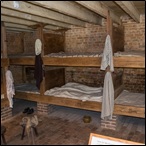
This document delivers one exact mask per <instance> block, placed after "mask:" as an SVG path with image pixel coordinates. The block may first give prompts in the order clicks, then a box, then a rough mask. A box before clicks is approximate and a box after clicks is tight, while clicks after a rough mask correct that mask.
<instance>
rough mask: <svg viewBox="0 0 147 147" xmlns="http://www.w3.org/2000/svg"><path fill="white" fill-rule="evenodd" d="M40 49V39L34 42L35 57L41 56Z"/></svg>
mask: <svg viewBox="0 0 147 147" xmlns="http://www.w3.org/2000/svg"><path fill="white" fill-rule="evenodd" d="M41 47H42V43H41V40H40V39H36V41H35V54H36V55H39V54H41V50H42V49H41Z"/></svg>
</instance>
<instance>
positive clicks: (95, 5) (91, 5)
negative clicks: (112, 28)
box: [76, 1, 121, 24]
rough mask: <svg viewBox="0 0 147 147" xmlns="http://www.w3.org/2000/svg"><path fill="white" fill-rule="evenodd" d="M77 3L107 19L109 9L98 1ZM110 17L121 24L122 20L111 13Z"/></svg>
mask: <svg viewBox="0 0 147 147" xmlns="http://www.w3.org/2000/svg"><path fill="white" fill-rule="evenodd" d="M76 3H78V4H80V5H82V6H84V7H86V8H88V9H89V10H92V11H94V12H95V13H97V14H99V15H101V16H102V17H104V18H107V11H108V9H107V8H106V7H105V6H104V5H103V4H102V3H100V2H98V1H76ZM110 17H111V18H112V20H113V21H114V22H115V23H118V24H121V20H120V18H119V17H118V16H117V15H116V14H114V13H113V12H112V11H110Z"/></svg>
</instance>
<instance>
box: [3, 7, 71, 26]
mask: <svg viewBox="0 0 147 147" xmlns="http://www.w3.org/2000/svg"><path fill="white" fill-rule="evenodd" d="M1 14H2V15H6V16H11V17H17V18H21V19H26V20H29V21H30V20H32V21H34V22H39V23H44V24H48V25H53V26H58V27H62V28H70V27H71V25H69V24H66V23H62V22H59V21H55V20H51V19H47V18H44V17H40V16H36V15H32V14H26V13H23V12H18V11H16V10H11V9H7V8H1Z"/></svg>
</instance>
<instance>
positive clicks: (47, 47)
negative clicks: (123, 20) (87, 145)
mask: <svg viewBox="0 0 147 147" xmlns="http://www.w3.org/2000/svg"><path fill="white" fill-rule="evenodd" d="M109 27H110V26H109ZM41 31H42V34H43V35H42V36H40V38H41V40H43V43H42V44H43V45H42V53H41V57H42V60H43V64H44V65H46V66H61V67H100V65H101V59H102V52H103V49H102V48H99V49H98V50H97V51H95V52H86V50H85V52H81V51H79V52H78V51H77V49H76V48H75V50H74V51H73V52H71V51H68V49H66V48H65V43H66V42H65V34H66V33H65V32H58V33H57V32H51V33H47V32H43V30H41ZM110 34H111V35H110V36H111V42H112V48H113V61H114V62H113V63H114V67H116V68H117V67H120V68H145V53H144V52H143V51H140V52H138V51H136V50H137V49H136V50H134V51H133V50H132V51H130V52H127V51H124V27H123V26H122V25H117V26H115V25H111V31H110ZM26 50H27V51H29V50H28V49H26ZM31 52H32V51H31ZM9 59H10V64H12V65H35V52H34V53H31V54H29V53H25V54H24V53H22V54H19V55H16V54H15V55H14V54H13V55H12V56H9Z"/></svg>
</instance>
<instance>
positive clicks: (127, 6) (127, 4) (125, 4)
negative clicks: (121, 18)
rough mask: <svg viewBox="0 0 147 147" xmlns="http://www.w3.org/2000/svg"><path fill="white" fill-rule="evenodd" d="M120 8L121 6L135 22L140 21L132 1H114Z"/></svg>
mask: <svg viewBox="0 0 147 147" xmlns="http://www.w3.org/2000/svg"><path fill="white" fill-rule="evenodd" d="M114 2H115V3H116V4H117V5H118V6H119V7H120V8H122V9H123V10H124V11H125V12H126V13H127V14H128V15H129V16H130V17H131V18H133V19H134V20H135V21H136V22H140V14H139V11H138V10H137V8H136V7H135V5H134V4H133V2H131V1H114Z"/></svg>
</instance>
